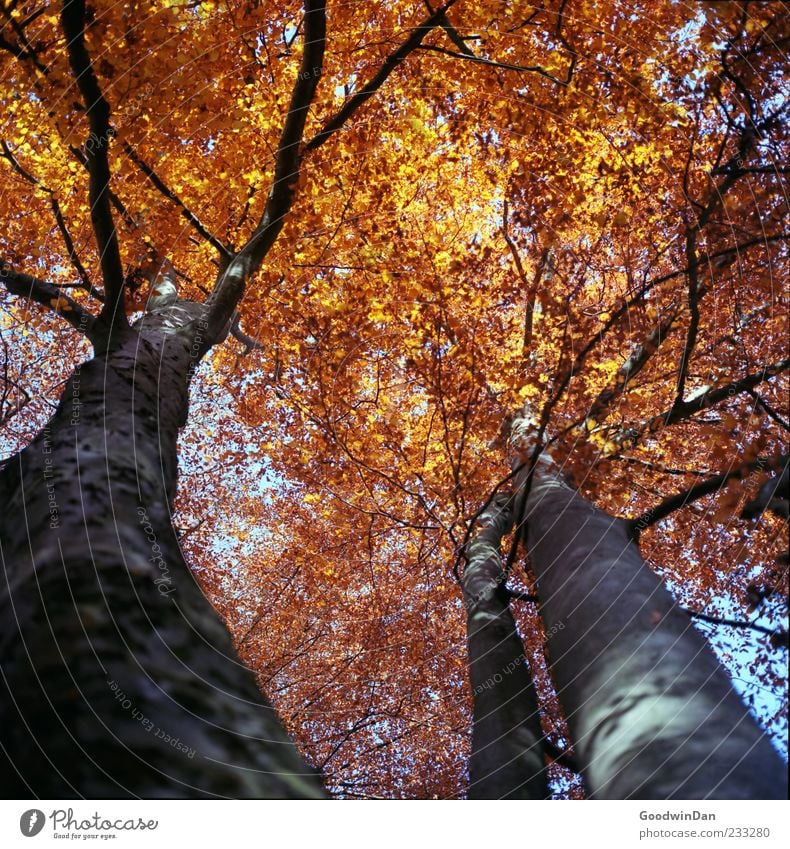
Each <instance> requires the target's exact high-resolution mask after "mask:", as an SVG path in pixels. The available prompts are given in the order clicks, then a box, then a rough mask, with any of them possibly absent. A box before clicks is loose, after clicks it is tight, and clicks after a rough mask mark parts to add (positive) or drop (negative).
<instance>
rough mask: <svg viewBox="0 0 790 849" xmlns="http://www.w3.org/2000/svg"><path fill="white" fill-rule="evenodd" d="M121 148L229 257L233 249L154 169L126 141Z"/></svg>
mask: <svg viewBox="0 0 790 849" xmlns="http://www.w3.org/2000/svg"><path fill="white" fill-rule="evenodd" d="M123 149H124V151H125V152H126V155H127V156H128V157H129V159H131V160H132V162H134V164H135V165H136V166H137V167H138V168H139V169H140V170H141V171H142V172H143V174H145V176H146V177H148V179H149V180H150V181H151V184H152V185H153V186H155V187H156V189H157V190H158V191H159V192H160V193H161V194H162V195H163V197H165V198H167V199H168V200H169V201H171V203H174V204H175V205H176V206H177V207H178V208H179V209H180V210H181V215H182V216H183V217H184V218H186V220H187V221H189V223H190V224H191V225H192V226H193V227H194V228H195V230H197V232H198V233H199V234H200V235H201V236H202V237H203V238H204V239H205V240H206V241H207V242H208V243H209V244H210V245H211V246H212V247H214V248H215V249H216V250H217V251H218V252H219V255H220V256H221V257H222V258H224V259H225V260H227V259H229V258H230V257H231V256H232V255H233V251H231V249H230V248H229V247H228V246H227V245H226V244H224V243H223V242H222V241H220V239H218V238H217V237H216V236H215V235H214V234H213V233H211V232H210V231H209V230H208V229H207V228H206V226H205V225H204V224H203V222H202V221H201V220H200V219H199V218H198V217H197V215H195V213H194V212H192V210H191V209H189V208H188V207H187V205H186V204H185V203H184V201H183V200H181V198H180V197H179V196H178V195H177V194H176V193H175V192H174V191H173V190H172V189H171V188H170V187H169V186H167V185H166V184H165V182H164V181H163V180H162V178H161V177H160V176H159V175H158V174H157V173H156V171H154V169H153V168H152V167H151V166H150V165H149V164H148V163H147V162H146V161H145V160H144V159H143V158H142V157H141V156H140V155H139V154H138V153H137V151H135V149H134V148H133V147H132V146H131V145H130V144H129V142H128V141H124V143H123Z"/></svg>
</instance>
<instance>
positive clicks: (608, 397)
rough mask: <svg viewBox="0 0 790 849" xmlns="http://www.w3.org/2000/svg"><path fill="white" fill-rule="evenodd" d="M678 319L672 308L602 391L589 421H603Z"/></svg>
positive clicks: (594, 403) (590, 413)
mask: <svg viewBox="0 0 790 849" xmlns="http://www.w3.org/2000/svg"><path fill="white" fill-rule="evenodd" d="M676 317H677V311H676V310H675V309H674V307H671V308H670V309H669V311H668V312H667V314H666V315H665V317H664V318H663V320H662V321H661V323H660V324H659V325H658V327H656V328H655V329H654V330H653V331H652V332H651V333H650V334H649V335H648V337H647V339H645V341H644V342H643V343H642V344H641V345H637V346H636V347H635V348H634V350H633V351H632V352H631V356H630V357H628V359H627V360H626V361H625V362H624V363H623V365H622V366H620V368H619V369H618V370H617V372H616V373H615V375H614V377H613V379H612V381H611V382H610V383H609V384H608V385H607V386H606V387H605V388H604V389H602V390H601V392H600V393H599V394H598V397H597V398H596V399H595V401H593V403H592V406H591V407H590V410H589V412H588V413H587V419H588V420H593V421H596V422H600V421H603V419H604V417H605V415H606V411H607V410H608V408H609V406H610V405H611V403H612V401H614V399H615V398H616V397H617V396H618V395H620V394H621V393H623V392H625V390H626V387H627V385H628V382H629V381H630V380H633V378H634V377H636V376H637V375H638V374H639V372H640V371H642V369H643V368H644V367H645V365H646V364H647V362H648V360H649V359H650V357H652V356H653V354H654V353H655V352H656V351H657V350H658V349H659V347H660V346H661V343H662V342H663V341H664V340H665V339H666V338H667V335H668V334H669V332H670V330H671V329H672V325H673V323H674V321H675V318H676Z"/></svg>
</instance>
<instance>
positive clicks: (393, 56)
mask: <svg viewBox="0 0 790 849" xmlns="http://www.w3.org/2000/svg"><path fill="white" fill-rule="evenodd" d="M456 2H457V0H448V2H446V3H444V4H443V5H442V6H440V7H439V8H438V9H437V10H436V11H435V12H434V13H433V14H432V15H430V17H428V18H426V20H425V21H423V22H422V23H421V24H420V25H419V26H417V27H415V28H414V29H413V30H412V31H411V34H410V35H409V37H408V38H407V39H406V41H404V42H403V44H401V46H400V47H398V48H397V50H394V51H393V52H392V53H390V55H389V56H387V58H386V59H385V60H384V64H383V65H382V66H381V68H379V70H378V72H377V73H376V74H375V75H374V76H373V77H372V78H371V79H370V80H369V81H368V82H367V83H365V85H364V86H362V88H361V89H360V90H359V91H358V92H357V93H356V94H355V95H354V96H353V97H351V98H350V99H349V100H348V101H346V103H344V104H343V106H342V108H341V109H340V110H339V111H338V112H337V113H336V114H335V115H333V116H332V117H331V118H330V119H329V120H328V121H327V122H326V123H325V124H324V126H323V127H322V128H321V129H320V130H319V131H318V132H317V133H316V134H315V135H314V136H313V138H311V139H310V141H309V142H307V144H306V145H305V147H304V149H305V153H307V152H309V151H311V150H316V149H317V148H319V147H321V145H322V144H323V143H324V142H325V141H327V139H329V137H330V136H332V135H334V134H335V133H336V132H337V131H338V130H339V129H340V128H341V127H343V126H344V125H345V123H346V121H348V119H349V118H350V117H351V116H352V115H353V114H354V113H355V112H356V111H357V110H358V109H359V108H360V106H362V105H363V104H364V103H366V102H367V101H368V100H369V99H370V98H371V97H373V95H374V94H375V93H376V92H377V91H378V90H379V89H380V88H381V86H382V85H384V83H385V82H386V81H387V79H388V77H389V76H390V74H391V73H392V72H393V71H394V70H395V69H396V68H397V67H398V66H399V65H400V64H401V62H403V61H404V60H405V59H406V57H407V56H408V55H409V54H410V53H413V52H414V51H415V50H416V49H417V48H418V47H420V45H421V44H422V40H423V39H424V38H425V37H426V36H427V35H428V33H429V32H431V30H433V29H435V28H436V27H438V26H441V25H442V20H443V19H445V15H446V13H447V11H448V9H450V8H451V7H452V6H454V5H455V3H456Z"/></svg>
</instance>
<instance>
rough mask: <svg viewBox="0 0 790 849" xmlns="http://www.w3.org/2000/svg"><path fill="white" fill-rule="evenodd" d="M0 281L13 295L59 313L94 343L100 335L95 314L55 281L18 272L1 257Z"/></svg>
mask: <svg viewBox="0 0 790 849" xmlns="http://www.w3.org/2000/svg"><path fill="white" fill-rule="evenodd" d="M0 283H3V284H4V285H5V287H6V289H8V291H9V292H10V293H11V294H12V295H18V296H19V297H21V298H27V299H28V300H31V301H35V302H36V303H38V304H42V305H43V306H45V307H47V308H48V309H50V310H52V312H55V313H57V314H58V315H59V316H60V317H61V318H63V319H65V320H66V321H67V322H68V323H69V324H70V325H71V326H72V327H74V328H75V329H77V330H79V331H80V333H84V334H85V336H87V338H88V339H90V341H91V342H94V340H95V339H96V338H97V333H96V331H97V327H96V318H95V316H93V315H91V314H90V313H89V312H87V311H86V310H84V309H83V307H82V306H81V305H80V304H78V303H77V301H75V300H73V299H72V298H70V297H69V296H68V295H67V294H66V293H65V292H64V291H63V290H62V289H60V288H59V287H57V286H55V285H54V284H53V283H49V282H47V281H45V280H40V279H39V278H38V277H33V276H31V275H30V274H24V273H23V272H21V271H16V270H15V269H13V268H12V267H11V266H10V265H8V263H6V262H5V261H4V260H0Z"/></svg>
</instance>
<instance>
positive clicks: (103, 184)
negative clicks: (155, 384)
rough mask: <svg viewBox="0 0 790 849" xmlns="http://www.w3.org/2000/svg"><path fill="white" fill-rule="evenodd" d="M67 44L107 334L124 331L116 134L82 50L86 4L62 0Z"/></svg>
mask: <svg viewBox="0 0 790 849" xmlns="http://www.w3.org/2000/svg"><path fill="white" fill-rule="evenodd" d="M60 21H61V26H62V27H63V33H64V35H65V36H66V41H67V43H68V53H69V63H70V65H71V70H72V72H73V74H74V78H75V80H76V82H77V86H78V87H79V90H80V93H81V95H82V99H83V102H84V104H85V110H86V112H87V115H88V122H89V126H90V136H89V137H88V141H87V142H86V144H85V158H86V162H87V168H88V177H89V179H88V186H89V200H90V207H91V223H92V224H93V232H94V234H95V236H96V244H97V247H98V249H99V259H100V261H101V269H102V276H103V278H104V292H105V295H106V298H107V300H106V302H105V304H104V307H103V308H102V311H101V314H100V315H99V322H100V323H101V324H102V325H104V326H106V327H107V329H108V331H109V332H110V334H111V333H112V331H114V330H120V329H122V328H124V327H128V321H127V319H126V313H125V311H124V303H123V284H124V274H123V263H122V261H121V251H120V248H119V246H118V234H117V233H116V232H115V223H114V222H113V217H112V210H111V209H110V194H109V189H110V180H111V175H110V165H109V159H108V156H107V149H108V147H109V144H110V140H111V139H112V137H113V135H114V132H113V130H112V127H111V126H110V105H109V103H107V101H106V100H105V98H104V95H103V94H102V91H101V88H100V86H99V81H98V79H97V77H96V73H95V71H94V70H93V65H92V64H91V59H90V56H89V55H88V50H87V48H86V46H85V0H65V2H64V4H63V9H62V10H61V14H60Z"/></svg>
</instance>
